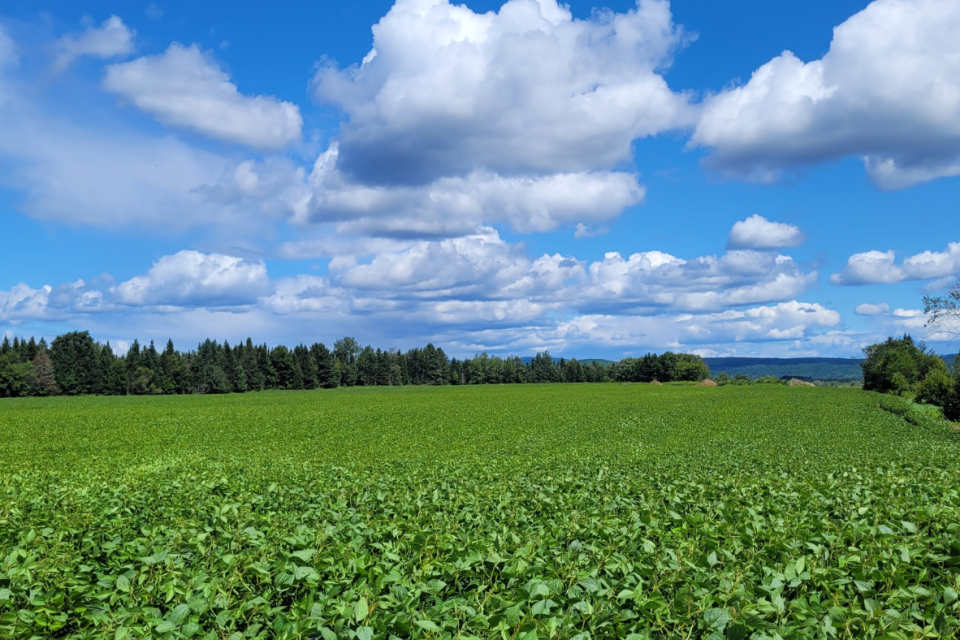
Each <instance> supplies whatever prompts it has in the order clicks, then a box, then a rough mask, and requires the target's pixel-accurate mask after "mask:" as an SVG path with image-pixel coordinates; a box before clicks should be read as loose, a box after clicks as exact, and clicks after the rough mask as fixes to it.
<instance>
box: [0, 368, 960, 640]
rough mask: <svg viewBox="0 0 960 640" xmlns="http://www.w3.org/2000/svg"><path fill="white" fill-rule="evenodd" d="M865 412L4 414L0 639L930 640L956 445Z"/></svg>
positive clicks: (329, 399) (297, 407)
mask: <svg viewBox="0 0 960 640" xmlns="http://www.w3.org/2000/svg"><path fill="white" fill-rule="evenodd" d="M878 397H879V396H876V395H875V394H871V393H864V392H857V391H849V390H843V389H812V388H785V387H779V386H777V387H762V386H761V387H724V388H695V387H668V386H664V387H648V386H645V385H643V386H641V385H629V386H623V385H591V386H587V385H582V386H581V385H563V386H561V385H556V386H554V385H536V386H529V387H498V386H490V387H472V388H471V387H464V388H440V389H430V388H402V389H342V390H336V391H331V392H326V393H320V392H286V393H275V394H270V393H264V394H254V395H244V396H221V397H209V396H208V397H179V398H178V397H158V398H48V399H42V400H41V399H28V400H20V401H5V402H4V404H3V405H2V407H0V496H2V499H0V637H3V638H6V637H10V638H110V639H117V640H119V639H126V638H148V637H150V638H210V639H214V638H218V639H225V638H229V639H230V640H241V639H243V638H323V639H324V640H333V639H334V638H349V639H354V638H355V639H359V640H374V639H380V638H384V639H386V638H390V637H391V636H394V637H398V638H408V637H416V638H454V637H464V638H466V637H479V638H502V639H504V640H533V639H535V638H536V639H539V638H577V639H578V640H588V639H591V638H630V639H631V640H639V638H647V637H656V638H707V637H710V638H713V639H719V638H757V639H760V638H777V637H779V638H784V639H787V638H879V637H888V638H919V637H952V636H953V635H954V634H956V632H957V628H958V626H957V625H958V620H957V618H958V609H960V601H958V592H960V491H958V481H957V478H958V477H960V474H958V471H960V458H958V455H957V454H958V452H960V435H958V433H957V432H955V431H954V430H953V429H952V428H951V427H950V426H949V425H947V424H945V423H942V424H941V423H931V424H926V423H925V424H924V425H922V426H917V425H913V424H909V423H907V422H906V421H904V420H903V419H902V418H901V417H899V416H897V415H895V414H893V413H890V412H887V411H884V410H882V409H881V408H879V407H878Z"/></svg>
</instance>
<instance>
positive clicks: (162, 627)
mask: <svg viewBox="0 0 960 640" xmlns="http://www.w3.org/2000/svg"><path fill="white" fill-rule="evenodd" d="M176 628H177V623H176V622H171V621H170V620H164V621H163V622H161V623H160V624H158V625H157V626H156V628H154V631H156V632H157V633H167V632H168V631H173V630H174V629H176Z"/></svg>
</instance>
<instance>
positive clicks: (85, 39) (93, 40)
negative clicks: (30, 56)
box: [53, 16, 137, 71]
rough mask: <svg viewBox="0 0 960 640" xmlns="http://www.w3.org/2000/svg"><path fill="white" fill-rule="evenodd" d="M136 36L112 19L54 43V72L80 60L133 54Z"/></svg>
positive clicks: (125, 26) (119, 20)
mask: <svg viewBox="0 0 960 640" xmlns="http://www.w3.org/2000/svg"><path fill="white" fill-rule="evenodd" d="M136 34H137V32H136V31H134V30H133V29H130V28H129V27H127V25H125V24H123V20H121V19H120V18H118V17H117V16H110V17H109V18H107V19H106V20H104V21H103V24H101V25H100V26H99V27H92V26H91V27H88V28H86V29H84V30H83V31H82V32H81V33H79V34H67V35H65V36H63V37H62V38H60V39H59V40H57V41H56V42H55V43H54V49H55V50H56V57H55V58H54V62H53V68H54V70H56V71H63V70H65V69H66V68H67V67H69V66H70V65H71V64H73V62H74V60H76V59H77V58H79V57H81V56H93V57H95V58H115V57H117V56H122V55H126V54H128V53H132V52H133V38H134V36H136Z"/></svg>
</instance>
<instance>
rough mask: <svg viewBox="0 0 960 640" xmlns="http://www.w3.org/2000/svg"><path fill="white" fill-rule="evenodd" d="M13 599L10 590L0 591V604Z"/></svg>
mask: <svg viewBox="0 0 960 640" xmlns="http://www.w3.org/2000/svg"><path fill="white" fill-rule="evenodd" d="M11 599H13V591H10V589H0V602H2V601H4V600H11Z"/></svg>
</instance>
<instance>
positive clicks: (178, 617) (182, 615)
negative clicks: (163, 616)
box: [167, 604, 190, 625]
mask: <svg viewBox="0 0 960 640" xmlns="http://www.w3.org/2000/svg"><path fill="white" fill-rule="evenodd" d="M189 614H190V605H186V604H180V605H177V606H176V607H174V609H173V611H171V612H170V615H169V616H167V619H168V620H170V621H171V622H175V623H177V624H178V625H179V624H182V623H183V621H184V620H186V618H187V616H188V615H189Z"/></svg>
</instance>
